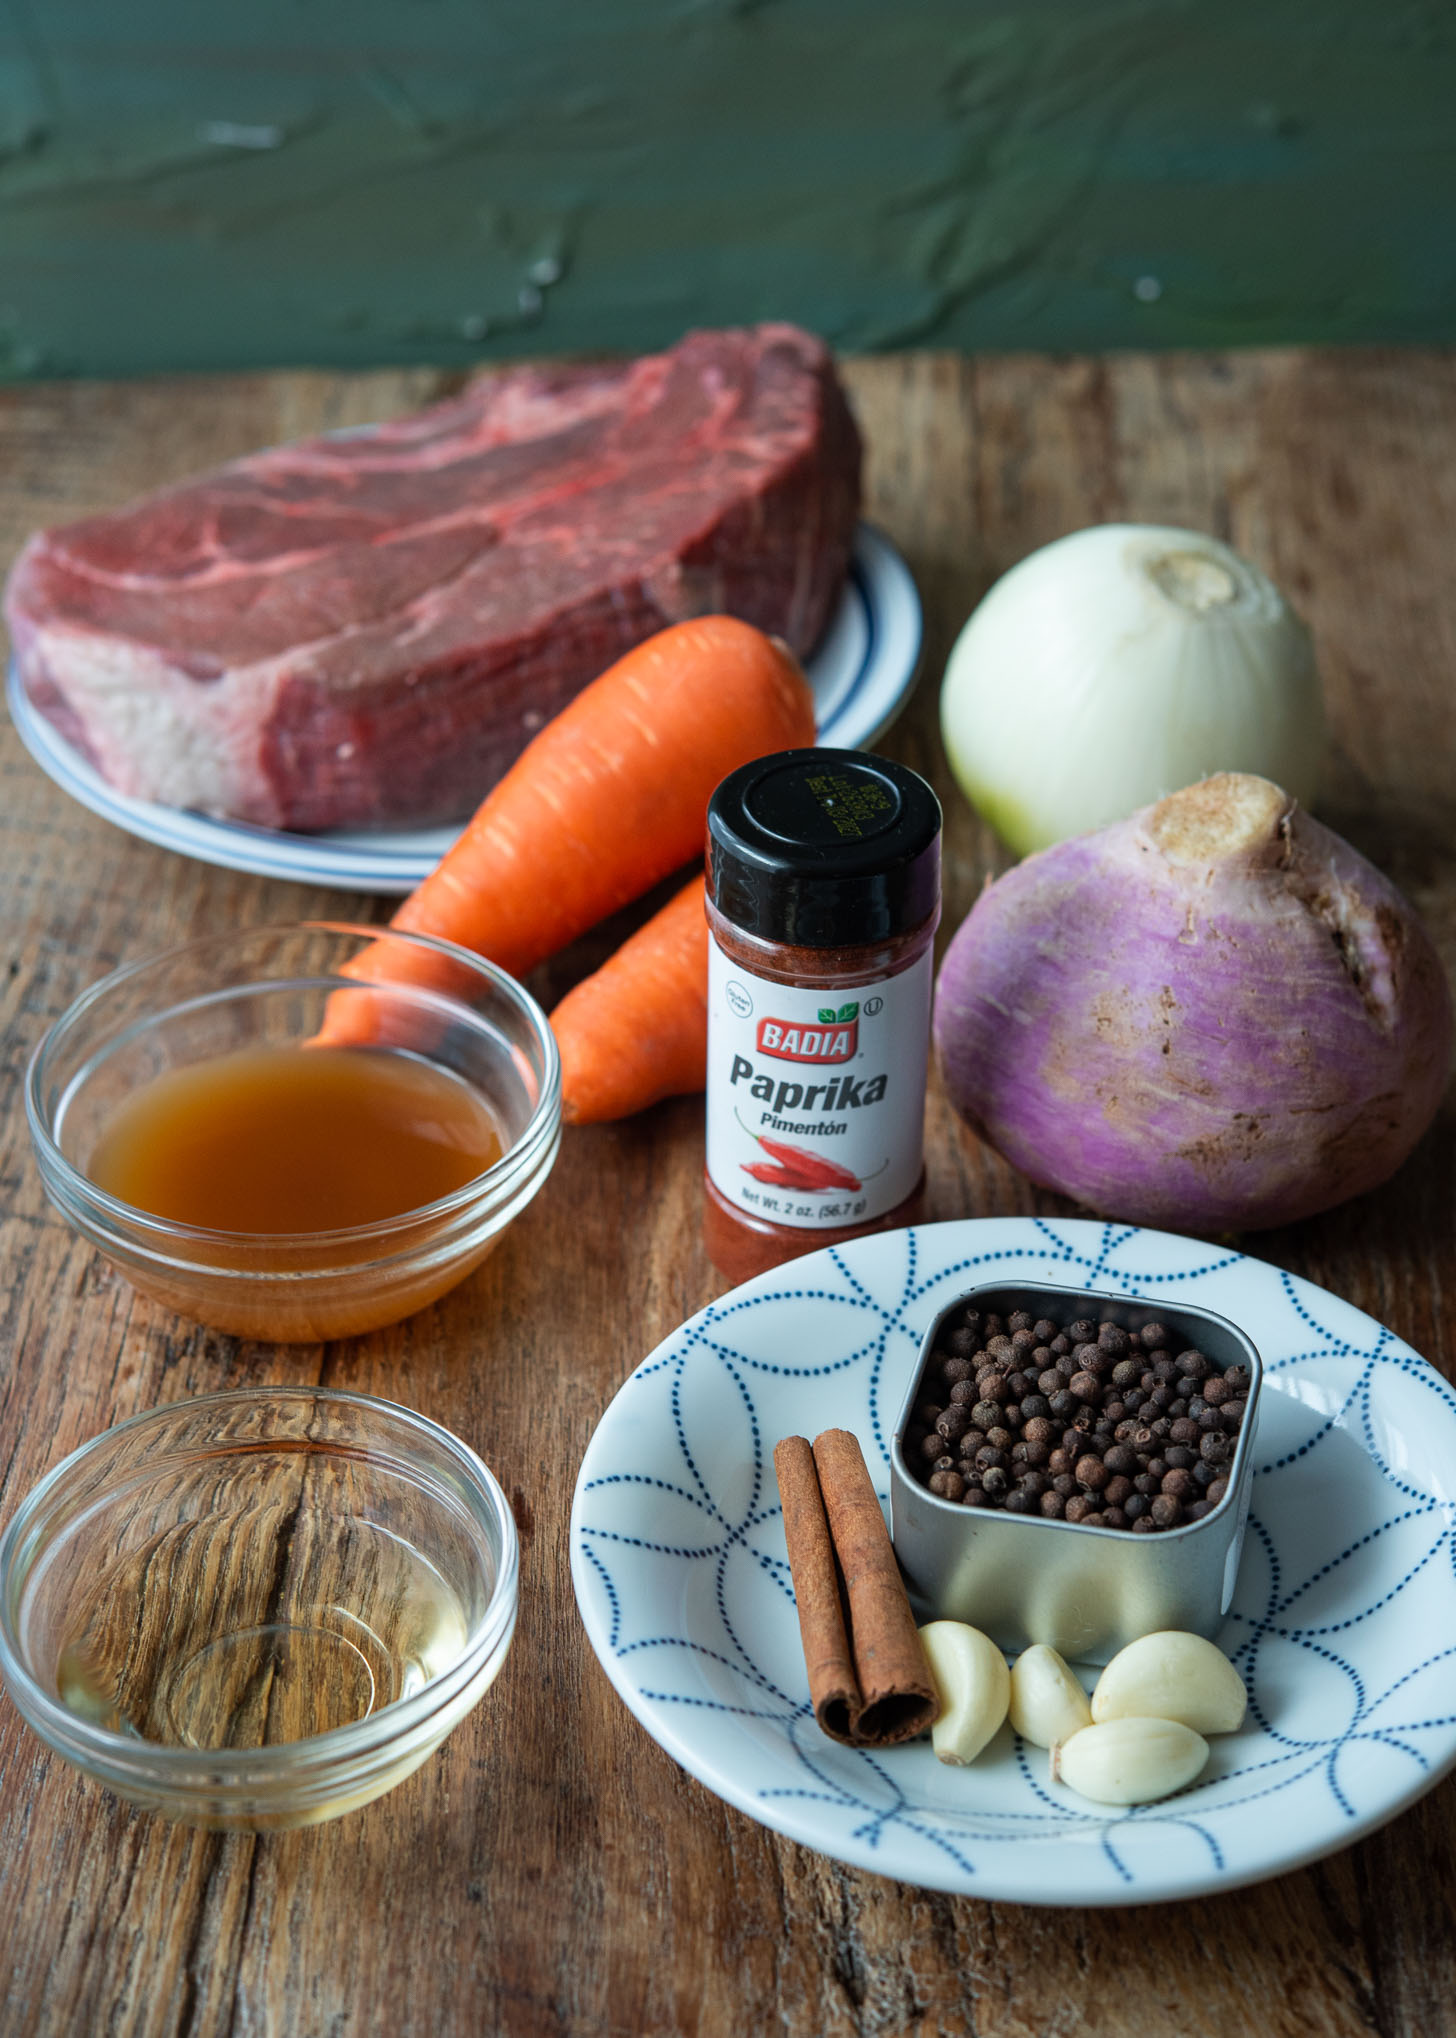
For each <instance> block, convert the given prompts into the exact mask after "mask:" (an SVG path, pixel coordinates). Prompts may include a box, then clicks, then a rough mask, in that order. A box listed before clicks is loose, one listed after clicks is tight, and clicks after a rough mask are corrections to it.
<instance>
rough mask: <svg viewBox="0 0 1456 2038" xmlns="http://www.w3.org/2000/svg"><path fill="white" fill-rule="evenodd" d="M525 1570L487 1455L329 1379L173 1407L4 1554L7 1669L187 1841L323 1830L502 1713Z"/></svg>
mask: <svg viewBox="0 0 1456 2038" xmlns="http://www.w3.org/2000/svg"><path fill="white" fill-rule="evenodd" d="M518 1573H519V1553H518V1543H517V1537H516V1531H515V1524H514V1522H513V1520H512V1518H511V1510H510V1507H509V1504H508V1503H507V1501H506V1499H505V1496H504V1494H503V1493H502V1491H501V1489H500V1486H499V1485H498V1483H497V1482H496V1480H495V1479H494V1478H493V1477H492V1475H491V1473H490V1471H489V1469H488V1468H487V1467H486V1466H485V1465H484V1464H483V1463H482V1462H481V1460H480V1459H479V1458H478V1457H477V1456H476V1454H475V1452H474V1451H473V1450H471V1449H470V1448H469V1446H468V1445H466V1444H465V1443H463V1442H462V1441H461V1440H460V1439H459V1438H458V1437H455V1436H452V1435H451V1433H450V1432H449V1431H448V1430H445V1429H442V1428H440V1427H439V1425H438V1424H436V1423H433V1422H430V1421H428V1420H427V1419H426V1418H425V1417H424V1416H421V1415H417V1414H415V1413H414V1412H413V1411H412V1410H410V1409H407V1408H400V1407H397V1406H396V1405H395V1404H394V1403H392V1402H388V1401H381V1400H377V1399H375V1398H374V1397H372V1396H369V1395H363V1394H347V1393H342V1392H336V1391H334V1390H331V1389H328V1388H323V1387H263V1388H243V1389H237V1390H234V1391H232V1392H229V1393H223V1394H209V1395H205V1396H203V1397H202V1398H201V1399H199V1400H194V1401H180V1402H173V1403H171V1404H169V1405H168V1406H166V1407H162V1408H155V1409H150V1410H148V1411H147V1412H146V1413H145V1414H142V1415H137V1416H133V1417H132V1419H131V1420H130V1421H128V1422H123V1423H121V1424H119V1425H118V1426H117V1427H116V1428H114V1429H110V1430H107V1431H106V1432H105V1434H104V1435H102V1436H98V1437H95V1438H93V1439H92V1440H91V1442H90V1443H87V1444H85V1445H83V1446H82V1448H81V1449H80V1450H78V1451H75V1452H73V1453H72V1454H71V1456H70V1457H68V1458H66V1459H65V1460H64V1461H63V1462H62V1463H61V1464H59V1465H57V1466H56V1467H55V1469H54V1470H53V1471H52V1472H51V1473H49V1475H48V1476H47V1477H46V1478H45V1479H43V1480H42V1481H41V1483H40V1484H39V1485H38V1486H37V1487H36V1488H35V1490H34V1491H33V1492H32V1493H31V1494H30V1495H29V1497H28V1498H27V1499H26V1500H25V1501H23V1502H22V1504H21V1506H20V1508H19V1510H18V1511H17V1513H16V1515H15V1517H14V1519H13V1521H12V1522H11V1523H10V1525H9V1526H8V1528H7V1529H6V1531H5V1534H4V1536H3V1538H0V1678H3V1681H4V1683H5V1685H6V1686H7V1687H8V1689H9V1691H10V1695H11V1697H12V1698H13V1699H14V1701H15V1704H16V1705H17V1707H18V1708H19V1710H20V1713H21V1715H22V1717H23V1718H24V1719H25V1720H26V1722H27V1724H28V1725H29V1726H30V1727H31V1729H32V1730H33V1731H34V1732H35V1733H36V1734H38V1735H39V1736H40V1738H41V1740H42V1741H44V1742H45V1744H46V1745H47V1747H49V1748H52V1749H54V1750H55V1752H56V1753H57V1754H59V1755H61V1756H63V1757H64V1758H65V1760H66V1761H68V1762H71V1763H73V1764H75V1766H76V1767H77V1768H78V1769H80V1770H82V1771H83V1772H84V1774H86V1775H87V1776H89V1777H91V1778H93V1779H94V1780H95V1781H97V1782H99V1783H102V1784H104V1785H105V1786H106V1787H107V1788H108V1789H109V1790H114V1791H117V1792H118V1793H119V1794H120V1795H121V1796H123V1797H125V1798H128V1799H130V1800H131V1802H133V1803H134V1804H138V1805H141V1806H143V1807H144V1808H146V1809H148V1810H151V1811H157V1812H161V1813H163V1814H165V1815H166V1816H168V1817H171V1818H175V1819H179V1820H181V1821H182V1822H184V1823H185V1824H189V1825H200V1826H209V1827H215V1828H221V1829H234V1828H237V1829H245V1830H251V1831H264V1830H267V1829H269V1828H273V1827H282V1826H300V1825H313V1824H316V1823H318V1822H319V1821H321V1820H324V1819H330V1818H334V1817H337V1816H338V1814H340V1813H341V1812H345V1811H350V1810H352V1809H353V1808H354V1807H355V1806H358V1805H362V1804H367V1803H368V1802H369V1800H370V1799H371V1798H375V1797H378V1796H379V1795H380V1794H381V1793H382V1792H383V1791H386V1790H389V1789H392V1788H393V1786H394V1785H395V1784H396V1783H399V1782H401V1781H402V1780H403V1779H404V1778H405V1777H406V1776H408V1775H409V1774H410V1772H411V1771H412V1770H414V1769H416V1768H418V1767H419V1766H420V1764H421V1763H422V1762H424V1761H425V1760H426V1759H427V1758H428V1757H429V1756H430V1755H431V1754H432V1753H433V1751H434V1750H435V1749H436V1748H438V1747H439V1745H440V1743H441V1742H442V1741H443V1740H444V1739H445V1737H446V1735H447V1734H449V1733H450V1732H451V1731H452V1729H453V1728H454V1727H456V1726H457V1725H458V1724H459V1723H460V1721H462V1720H463V1719H464V1718H465V1715H466V1714H467V1713H468V1712H469V1711H470V1710H471V1709H472V1708H473V1707H474V1706H475V1705H477V1704H478V1703H479V1701H480V1700H481V1698H482V1697H483V1696H484V1695H485V1693H486V1691H487V1689H488V1688H489V1686H490V1684H491V1683H492V1681H493V1680H494V1678H495V1676H496V1674H497V1673H498V1671H499V1670H500V1668H501V1665H502V1664H503V1663H504V1661H505V1658H506V1653H507V1651H508V1649H509V1647H510V1642H511V1636H512V1634H513V1632H514V1628H515V1620H516V1603H517V1594H518Z"/></svg>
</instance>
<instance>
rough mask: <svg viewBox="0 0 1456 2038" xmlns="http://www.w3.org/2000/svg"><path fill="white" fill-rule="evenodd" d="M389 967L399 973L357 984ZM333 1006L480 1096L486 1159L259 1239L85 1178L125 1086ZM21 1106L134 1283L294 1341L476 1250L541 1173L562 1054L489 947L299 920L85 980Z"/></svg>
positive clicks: (397, 1303) (354, 1323)
mask: <svg viewBox="0 0 1456 2038" xmlns="http://www.w3.org/2000/svg"><path fill="white" fill-rule="evenodd" d="M366 952H367V961H361V958H364V957H365V956H366ZM355 964H359V966H360V974H359V975H358V976H353V975H350V974H348V971H349V969H350V967H351V966H352V965H355ZM392 965H393V966H395V968H396V970H397V973H398V974H399V976H400V977H401V978H403V977H405V976H408V977H409V978H410V979H412V980H411V981H378V980H375V975H374V974H373V973H379V974H380V975H382V974H383V973H385V972H388V971H389V970H390V968H391V966H392ZM351 1005H352V1010H353V1012H355V1013H357V1014H361V1015H362V1016H363V1017H364V1018H365V1019H366V1020H367V1025H366V1026H365V1027H364V1028H363V1029H362V1030H363V1031H364V1032H366V1033H367V1036H368V1038H369V1039H370V1040H371V1041H372V1042H373V1043H375V1044H377V1045H380V1046H384V1047H391V1046H393V1047H398V1048H401V1049H405V1050H407V1051H408V1052H410V1053H411V1054H413V1055H415V1056H417V1057H420V1058H422V1059H424V1060H426V1061H428V1062H430V1063H432V1064H433V1065H434V1066H436V1067H437V1068H440V1069H443V1070H446V1071H448V1072H449V1073H450V1074H452V1075H454V1076H456V1077H458V1078H459V1079H461V1080H462V1081H464V1082H465V1083H466V1084H468V1085H469V1086H470V1088H471V1089H472V1090H473V1091H474V1092H475V1093H476V1095H477V1096H479V1097H480V1098H481V1099H482V1101H483V1102H484V1103H485V1105H486V1107H487V1109H488V1110H489V1112H490V1114H491V1116H492V1117H493V1118H494V1120H495V1123H496V1126H497V1129H498V1131H499V1134H500V1138H501V1145H502V1148H503V1152H502V1156H501V1158H500V1160H498V1161H497V1162H496V1163H495V1165H494V1166H493V1167H490V1168H488V1169H487V1170H486V1171H485V1172H484V1173H483V1174H481V1175H477V1176H476V1178H475V1179H474V1180H473V1181H471V1182H467V1183H466V1184H465V1185H464V1187H463V1188H460V1189H457V1190H455V1191H454V1192H453V1194H451V1195H449V1196H443V1197H441V1198H439V1199H438V1200H437V1201H435V1202H433V1203H428V1204H425V1205H422V1206H421V1207H420V1208H419V1209H415V1210H409V1211H406V1212H404V1213H403V1214H402V1215H400V1216H398V1217H391V1218H386V1219H383V1220H381V1221H379V1222H377V1223H373V1224H362V1225H356V1226H353V1227H351V1228H349V1229H347V1230H335V1231H316V1232H305V1233H297V1234H292V1235H289V1234H270V1235H268V1236H266V1237H263V1236H258V1235H256V1234H248V1233H243V1232H228V1231H209V1230H205V1229H203V1228H201V1227H197V1226H191V1225H187V1224H181V1223H175V1222H172V1221H169V1220H167V1219H164V1218H159V1217H155V1216H152V1215H151V1214H150V1213H148V1212H147V1211H144V1210H137V1209H134V1208H133V1207H132V1206H131V1205H130V1204H127V1203H124V1202H121V1201H120V1200H119V1199H118V1198H116V1197H115V1196H111V1195H108V1194H107V1193H106V1191H105V1190H103V1189H100V1188H98V1187H97V1185H96V1184H95V1183H94V1182H92V1181H89V1180H88V1179H87V1174H86V1168H87V1164H88V1161H89V1159H90V1156H91V1154H92V1152H93V1151H94V1149H95V1146H96V1142H97V1140H98V1138H99V1137H100V1135H101V1133H102V1132H103V1130H104V1129H105V1127H106V1124H107V1122H108V1119H109V1118H110V1116H111V1114H112V1113H113V1112H115V1110H116V1109H117V1107H118V1105H119V1104H120V1103H121V1102H122V1101H123V1100H124V1099H126V1098H128V1097H130V1096H131V1095H132V1093H133V1092H134V1091H135V1090H137V1089H138V1088H140V1086H141V1085H142V1084H144V1083H146V1082H149V1081H151V1080H153V1079H154V1078H155V1077H157V1076H160V1075H162V1074H164V1073H166V1072H167V1071H168V1070H171V1069H175V1068H179V1067H185V1066H187V1065H189V1064H191V1063H194V1062H199V1061H203V1060H207V1059H209V1058H210V1057H212V1056H214V1055H222V1054H228V1053H232V1052H234V1051H236V1050H238V1049H241V1048H247V1047H255V1046H259V1045H263V1044H268V1045H297V1044H300V1043H302V1042H305V1041H309V1040H312V1039H314V1037H315V1036H316V1035H317V1034H318V1033H319V1031H320V1029H321V1028H322V1027H323V1026H324V1025H325V1024H326V1022H327V1021H329V1020H331V1019H337V1017H338V1015H339V1014H340V1013H345V1014H347V1013H348V1012H349V1011H350V1009H351ZM26 1112H27V1116H28V1118H29V1120H30V1131H31V1138H32V1140H33V1141H34V1144H35V1153H36V1160H37V1162H38V1164H39V1167H40V1173H41V1179H42V1181H43V1182H44V1184H45V1189H46V1193H47V1195H48V1196H49V1197H50V1199H51V1201H52V1202H53V1203H54V1204H55V1206H56V1208H57V1209H58V1210H59V1211H60V1212H61V1213H62V1215H63V1216H65V1217H66V1218H68V1219H69V1221H70V1222H71V1223H72V1224H73V1225H74V1226H75V1228H76V1230H77V1231H78V1232H80V1234H81V1235H82V1237H83V1238H86V1239H89V1240H90V1242H91V1243H92V1244H93V1245H94V1246H96V1247H97V1248H98V1250H99V1251H101V1252H102V1253H104V1254H105V1256H106V1257H107V1259H109V1260H110V1261H111V1262H112V1263H113V1264H114V1265H115V1266H116V1267H118V1268H119V1269H120V1271H121V1272H122V1273H123V1274H125V1275H126V1277H127V1279H128V1280H129V1281H130V1282H131V1283H132V1284H133V1286H134V1287H137V1288H140V1289H141V1290H142V1291H143V1293H144V1294H147V1295H151V1296H154V1297H155V1298H156V1299H157V1300H158V1301H161V1302H164V1303H166V1304H167V1305H168V1307H169V1308H172V1309H175V1310H177V1311H178V1313H179V1314H180V1315H183V1316H191V1317H196V1318H198V1319H199V1320H200V1321H201V1322H203V1323H207V1324H210V1325H211V1326H212V1327H213V1328H214V1329H215V1330H223V1331H231V1332H233V1333H234V1334H236V1335H237V1336H239V1337H250V1338H265V1339H268V1340H270V1341H272V1342H275V1343H283V1344H287V1343H312V1342H314V1341H316V1340H319V1339H323V1338H337V1337H350V1336H353V1335H355V1334H357V1333H359V1332H362V1331H369V1330H376V1329H378V1328H379V1327H380V1326H381V1325H382V1324H386V1323H395V1322H397V1321H398V1320H399V1319H400V1318H401V1317H404V1316H409V1315H412V1314H413V1312H414V1311H415V1310H417V1309H422V1308H424V1306H425V1305H426V1304H427V1303H429V1302H433V1301H435V1300H436V1298H437V1297H438V1296H440V1295H443V1294H444V1293H445V1292H446V1290H447V1289H449V1288H453V1287H454V1286H455V1284H456V1283H457V1282H458V1281H462V1280H463V1279H464V1278H465V1276H466V1275H467V1274H469V1273H471V1272H472V1271H473V1270H474V1269H475V1268H476V1267H477V1266H479V1264H480V1262H481V1261H482V1260H483V1259H484V1258H485V1256H486V1254H487V1253H488V1252H489V1251H490V1250H491V1248H492V1247H493V1246H494V1245H495V1243H496V1241H497V1240H498V1239H499V1237H500V1235H501V1233H502V1232H503V1231H504V1229H505V1227H506V1226H507V1225H508V1224H509V1223H510V1222H511V1220H512V1219H513V1218H514V1217H515V1216H517V1214H518V1213H519V1212H520V1211H521V1210H523V1209H524V1208H525V1206H526V1204H527V1203H529V1202H530V1200H531V1198H532V1197H533V1196H534V1195H535V1194H536V1192H537V1190H538V1189H539V1188H540V1187H541V1185H542V1183H543V1182H544V1181H545V1180H546V1177H547V1176H548V1175H549V1174H550V1172H551V1168H552V1164H553V1163H554V1161H555V1159H556V1155H557V1152H558V1149H559V1147H560V1144H561V1063H560V1059H559V1057H558V1055H557V1051H556V1042H555V1039H554V1038H553V1036H552V1032H551V1027H550V1024H549V1022H548V1020H547V1018H546V1015H545V1013H544V1012H543V1011H542V1010H541V1008H540V1006H539V1005H538V1004H537V1003H536V1001H535V999H534V998H533V997H532V996H531V995H530V993H529V992H528V991H526V990H524V989H523V988H522V986H521V985H520V984H518V983H517V982H516V981H515V979H514V978H513V977H509V976H507V975H506V973H505V971H504V970H501V969H497V968H496V967H495V965H494V964H493V963H489V962H486V961H484V960H482V958H481V957H480V956H477V955H471V954H470V953H469V952H468V951H467V950H466V949H463V948H456V947H454V946H453V945H452V944H451V943H449V942H444V941H435V940H432V939H430V938H429V937H427V936H424V935H418V934H398V933H395V932H393V931H391V930H390V929H387V928H379V927H351V926H346V925H340V924H337V923H334V922H324V921H315V922H305V923H303V924H301V925H299V926H294V927H263V928H250V929H247V930H245V931H243V932H240V933H232V934H224V935H218V936H215V937H213V938H210V939H207V940H203V941H196V942H193V943H191V944H190V945H189V946H188V947H186V948H178V949H174V950H172V951H171V952H170V953H168V954H166V955H161V956H156V957H153V958H151V959H150V960H147V961H144V962H138V963H132V964H130V965H129V966H128V967H127V968H125V969H119V970H116V971H115V972H114V973H113V974H112V975H111V976H108V977H104V978H103V979H102V981H101V982H100V983H98V984H93V985H92V987H91V989H90V990H89V991H86V992H84V993H83V994H82V996H81V997H79V998H78V999H77V1000H76V1002H75V1004H73V1005H72V1006H71V1007H70V1009H69V1010H68V1011H67V1012H65V1013H64V1014H63V1015H62V1016H61V1018H60V1019H58V1020H57V1021H56V1023H55V1025H54V1026H52V1027H51V1028H50V1030H49V1032H48V1033H47V1034H46V1035H45V1037H44V1039H43V1040H42V1041H41V1042H40V1045H39V1046H38V1047H37V1049H36V1051H35V1053H34V1055H33V1056H32V1057H31V1063H30V1068H29V1071H28V1074H27V1077H26Z"/></svg>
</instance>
